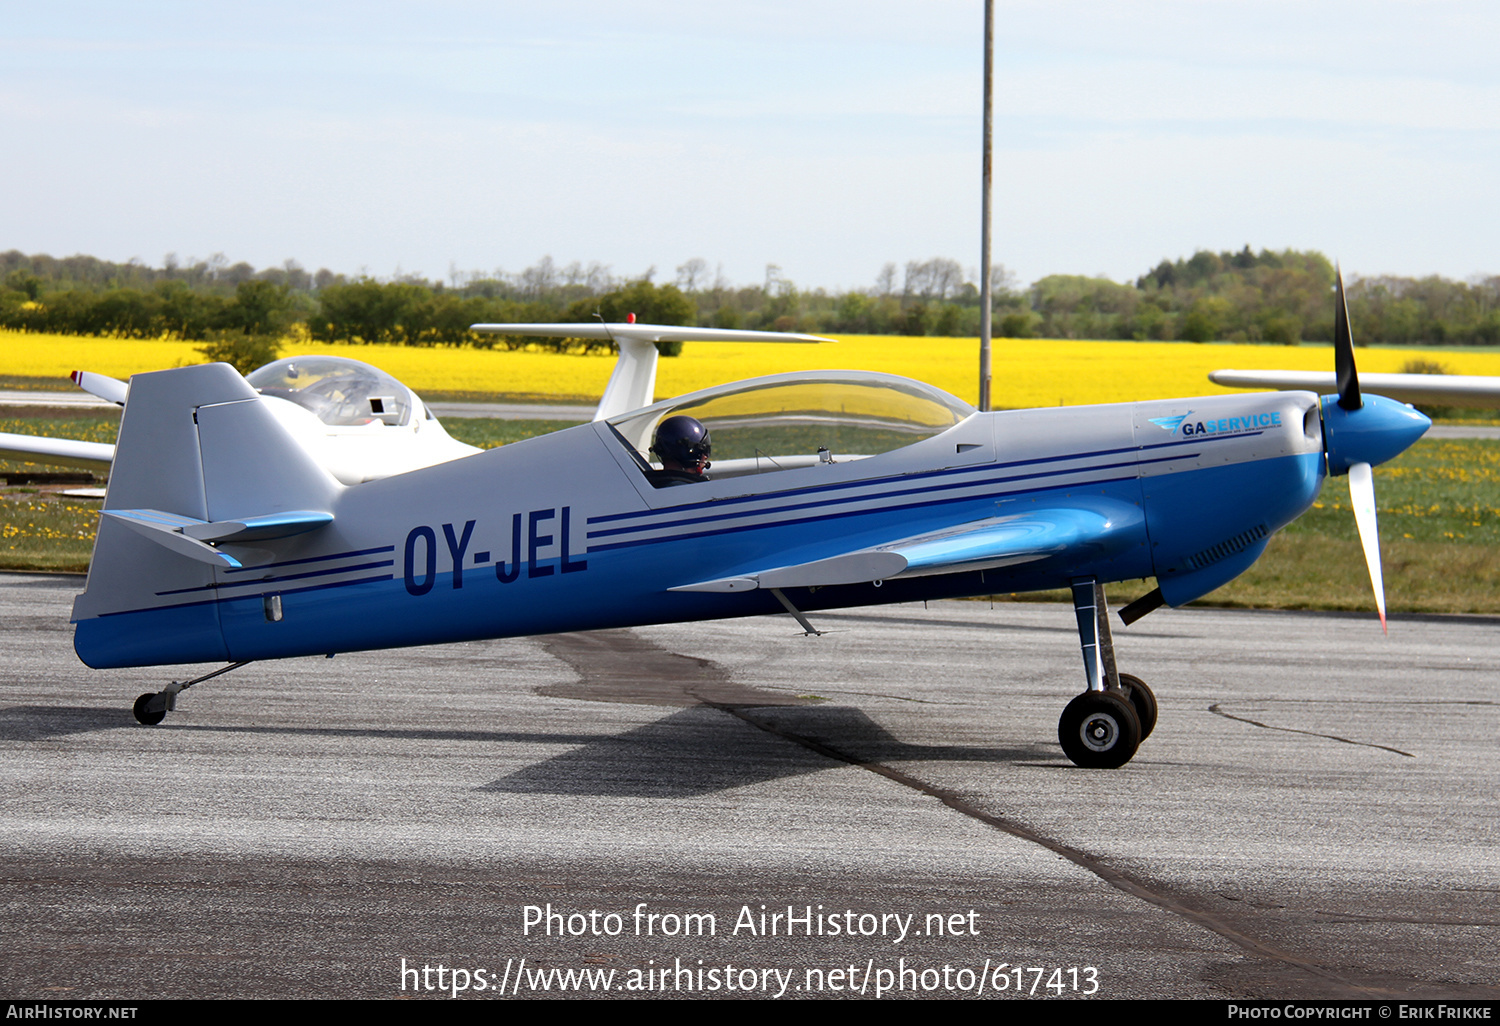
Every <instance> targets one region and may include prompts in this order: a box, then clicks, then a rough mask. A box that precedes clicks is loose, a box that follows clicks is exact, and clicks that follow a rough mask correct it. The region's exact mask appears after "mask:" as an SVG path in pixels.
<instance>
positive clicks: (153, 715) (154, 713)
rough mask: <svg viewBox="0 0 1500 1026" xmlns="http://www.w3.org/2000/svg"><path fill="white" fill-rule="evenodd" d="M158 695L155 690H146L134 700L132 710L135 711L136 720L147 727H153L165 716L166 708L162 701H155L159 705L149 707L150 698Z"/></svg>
mask: <svg viewBox="0 0 1500 1026" xmlns="http://www.w3.org/2000/svg"><path fill="white" fill-rule="evenodd" d="M158 697H159V696H158V695H157V693H156V692H154V691H148V692H146V693H145V694H144V695H142V696H141V697H140V698H137V699H136V700H135V708H134V710H132V711H133V712H134V713H135V718H136V720H137V721H139V722H140V723H144V724H145V725H146V726H148V727H154V726H156V725H157V724H158V723H160V722H161V721H162V720H164V719H166V718H167V710H166V706H165V704H164V703H157V704H158V705H159V706H161V707H160V708H157V709H152V708H151V700H152V699H154V698H158Z"/></svg>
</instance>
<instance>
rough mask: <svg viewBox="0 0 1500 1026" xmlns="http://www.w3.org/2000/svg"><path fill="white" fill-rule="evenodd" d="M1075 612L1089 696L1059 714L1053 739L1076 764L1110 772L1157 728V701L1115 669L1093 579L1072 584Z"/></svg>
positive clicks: (1104, 607)
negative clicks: (1054, 738)
mask: <svg viewBox="0 0 1500 1026" xmlns="http://www.w3.org/2000/svg"><path fill="white" fill-rule="evenodd" d="M1073 612H1074V614H1075V615H1076V616H1077V619H1078V642H1079V646H1080V647H1081V648H1082V649H1083V673H1084V679H1085V681H1086V682H1087V685H1088V690H1087V691H1085V692H1084V693H1083V694H1081V695H1079V696H1078V697H1077V698H1075V699H1073V701H1071V702H1069V703H1068V706H1067V708H1066V709H1064V710H1063V714H1062V718H1061V719H1060V720H1059V721H1058V724H1057V739H1058V741H1059V742H1061V744H1062V748H1063V752H1065V753H1066V754H1067V756H1068V758H1069V759H1072V760H1073V762H1074V763H1075V764H1077V765H1079V766H1084V767H1090V768H1102V769H1114V768H1115V767H1117V766H1123V765H1125V764H1126V763H1127V762H1129V761H1130V759H1131V757H1132V756H1133V755H1135V750H1136V748H1137V747H1138V746H1139V745H1140V743H1141V742H1142V741H1144V740H1145V739H1146V736H1147V735H1148V734H1150V733H1151V728H1152V727H1155V726H1156V697H1155V696H1154V695H1153V694H1152V693H1151V689H1150V688H1148V687H1147V686H1146V684H1145V682H1144V681H1142V680H1141V679H1140V678H1139V677H1132V676H1131V675H1130V674H1122V673H1120V672H1119V670H1118V669H1116V667H1115V647H1114V639H1113V637H1112V635H1111V633H1110V627H1109V604H1108V603H1107V602H1106V601H1105V598H1104V586H1103V585H1102V584H1100V583H1099V582H1098V581H1097V580H1095V579H1094V578H1092V577H1080V578H1078V579H1077V580H1075V581H1073Z"/></svg>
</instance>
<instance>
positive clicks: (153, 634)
mask: <svg viewBox="0 0 1500 1026" xmlns="http://www.w3.org/2000/svg"><path fill="white" fill-rule="evenodd" d="M340 491H341V486H340V485H339V484H338V482H337V481H335V480H334V479H333V477H332V476H331V475H330V474H329V473H328V472H327V471H326V470H324V469H323V468H322V467H321V466H319V465H318V464H316V463H315V462H314V461H313V460H312V459H311V458H310V457H309V456H308V455H307V453H306V452H305V451H304V450H303V449H302V447H301V446H300V445H298V444H297V442H296V441H295V440H294V439H293V438H292V437H291V436H290V435H289V434H288V433H287V431H286V429H285V428H283V427H282V426H281V425H280V424H278V423H277V422H276V420H275V418H274V417H273V416H272V415H271V413H270V412H269V411H267V410H266V409H265V407H264V406H263V405H262V403H261V400H260V397H259V395H258V394H257V393H256V391H255V389H254V388H252V387H251V386H250V385H249V384H248V383H247V382H246V381H245V379H244V378H243V377H241V376H240V375H239V374H238V373H237V372H236V371H235V370H234V368H232V367H230V366H229V365H228V364H223V363H215V364H207V365H201V366H194V367H181V368H178V369H176V370H168V371H157V372H155V373H151V374H137V375H136V376H135V377H133V378H132V379H131V382H130V401H129V402H128V403H127V404H126V407H125V413H124V416H123V418H122V419H121V422H120V437H119V441H118V443H117V445H116V449H115V460H114V466H113V468H112V470H111V473H110V479H109V489H108V492H107V493H106V497H105V500H104V513H105V515H104V516H102V517H101V518H100V523H99V534H98V538H97V539H96V540H95V542H94V557H93V561H92V562H91V564H90V566H89V576H88V583H87V585H86V587H85V590H84V592H83V594H82V595H79V596H78V598H77V600H76V601H75V602H74V604H73V622H74V623H76V624H77V625H78V627H77V631H76V633H75V635H74V639H73V645H74V649H75V650H76V651H77V652H78V655H79V658H81V659H82V660H83V661H84V662H85V663H87V664H88V665H90V666H94V667H108V666H148V665H156V664H161V663H188V662H207V661H214V660H222V659H227V658H228V652H227V648H226V646H225V643H224V637H223V632H222V630H221V627H220V623H219V612H218V600H217V599H218V596H217V587H218V585H219V583H220V575H221V572H222V568H225V567H230V566H234V565H236V564H237V563H238V562H240V561H242V560H245V561H248V560H247V559H246V557H249V558H250V559H253V557H254V555H255V553H254V551H253V550H245V549H242V548H239V547H237V546H236V545H234V544H233V540H234V538H236V537H238V538H240V539H242V540H248V539H251V538H254V539H257V540H263V539H266V538H274V537H280V536H284V535H287V534H294V533H297V532H299V531H307V530H313V529H315V528H317V527H320V526H322V525H323V524H326V523H328V522H329V521H331V520H332V510H333V506H334V502H335V500H336V497H337V495H338V493H339V492H340ZM247 521H248V522H249V523H248V524H247ZM210 542H218V543H219V544H220V545H222V546H224V548H223V550H222V551H221V550H220V549H218V548H216V547H215V546H214V545H211V544H209V543H210Z"/></svg>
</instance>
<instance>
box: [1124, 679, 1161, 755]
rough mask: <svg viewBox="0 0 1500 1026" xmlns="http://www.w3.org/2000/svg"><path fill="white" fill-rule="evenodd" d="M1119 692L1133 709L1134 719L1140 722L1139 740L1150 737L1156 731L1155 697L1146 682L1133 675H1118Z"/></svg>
mask: <svg viewBox="0 0 1500 1026" xmlns="http://www.w3.org/2000/svg"><path fill="white" fill-rule="evenodd" d="M1120 690H1121V691H1122V692H1123V693H1124V695H1125V697H1126V698H1128V699H1129V700H1130V704H1131V706H1132V707H1133V708H1134V709H1135V716H1136V719H1138V720H1140V721H1141V740H1142V741H1144V740H1146V738H1148V737H1150V736H1151V732H1152V731H1153V730H1155V729H1156V695H1155V693H1154V692H1152V690H1151V689H1150V688H1149V687H1147V686H1146V682H1145V681H1143V680H1141V678H1139V677H1137V676H1135V675H1134V674H1129V673H1122V674H1120Z"/></svg>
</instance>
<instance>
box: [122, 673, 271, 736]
mask: <svg viewBox="0 0 1500 1026" xmlns="http://www.w3.org/2000/svg"><path fill="white" fill-rule="evenodd" d="M248 662H250V660H248V659H246V660H244V661H242V662H238V663H230V664H229V665H228V666H225V667H223V668H222V669H218V670H215V671H214V672H213V673H205V674H204V675H203V676H201V677H194V678H193V679H192V680H189V681H184V682H182V683H178V682H177V681H175V680H174V681H173V682H172V683H170V684H168V685H167V686H166V687H164V688H162V689H161V690H160V691H158V692H156V693H155V694H152V693H151V692H149V691H148V692H146V693H145V694H144V695H142V696H141V697H140V698H137V699H136V700H135V708H134V710H133V711H134V713H135V718H136V720H138V721H139V722H141V723H144V724H145V725H146V726H148V727H154V726H156V725H157V724H158V723H160V722H161V721H162V720H164V719H166V718H167V713H169V712H171V711H173V710H174V709H176V708H177V695H178V694H179V693H180V692H183V691H186V690H187V689H188V688H190V687H192V686H193V685H194V684H202V683H203V682H204V681H206V680H212V679H213V678H214V677H217V676H219V674H221V673H228V672H229V671H230V670H238V669H239V668H240V667H241V666H244V665H245V664H246V663H248Z"/></svg>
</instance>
